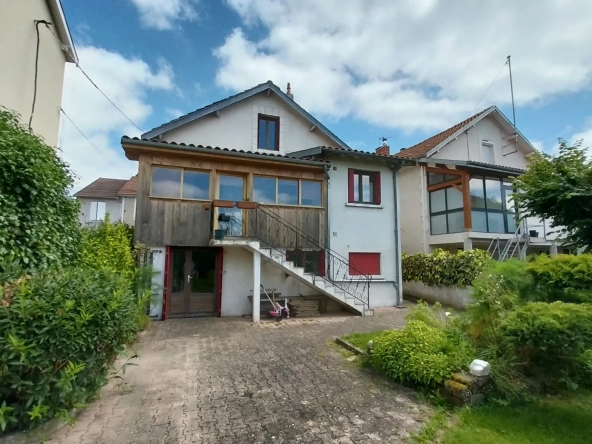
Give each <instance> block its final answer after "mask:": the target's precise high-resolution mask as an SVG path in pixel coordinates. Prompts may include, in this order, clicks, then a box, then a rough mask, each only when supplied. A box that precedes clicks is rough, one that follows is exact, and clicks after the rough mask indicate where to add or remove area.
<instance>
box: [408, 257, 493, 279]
mask: <svg viewBox="0 0 592 444" xmlns="http://www.w3.org/2000/svg"><path fill="white" fill-rule="evenodd" d="M489 261H490V259H489V256H488V255H487V253H486V252H485V251H483V250H467V251H459V252H458V253H456V254H452V253H450V252H448V251H444V250H441V249H436V250H434V252H433V253H432V254H426V253H418V254H414V255H409V254H406V253H403V257H402V268H403V280H405V281H416V282H423V283H424V284H426V285H429V286H432V287H468V286H470V285H472V284H473V281H474V280H475V279H477V277H479V275H480V274H481V272H482V271H483V269H484V268H485V267H486V265H487V264H488V263H489Z"/></svg>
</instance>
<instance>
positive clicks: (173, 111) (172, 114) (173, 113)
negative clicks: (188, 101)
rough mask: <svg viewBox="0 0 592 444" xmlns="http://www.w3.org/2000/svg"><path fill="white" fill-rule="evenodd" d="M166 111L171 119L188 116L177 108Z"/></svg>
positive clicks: (166, 109)
mask: <svg viewBox="0 0 592 444" xmlns="http://www.w3.org/2000/svg"><path fill="white" fill-rule="evenodd" d="M164 111H165V112H166V114H167V115H168V116H169V117H170V118H171V119H176V118H177V117H181V116H182V115H183V114H186V113H184V112H183V111H181V110H180V109H176V108H165V110H164Z"/></svg>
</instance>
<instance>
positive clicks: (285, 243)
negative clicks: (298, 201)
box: [247, 206, 325, 250]
mask: <svg viewBox="0 0 592 444" xmlns="http://www.w3.org/2000/svg"><path fill="white" fill-rule="evenodd" d="M264 208H265V210H267V211H268V212H270V213H274V214H277V215H278V216H279V217H280V218H282V219H284V220H286V221H287V222H288V224H289V225H288V224H286V223H285V222H283V221H281V220H279V221H278V220H276V219H275V218H273V216H270V215H266V214H265V213H264V212H262V211H260V212H258V214H257V212H256V211H249V215H248V231H247V237H254V238H255V237H256V238H259V239H261V240H262V241H263V243H265V244H267V245H269V246H272V247H276V248H286V249H289V250H296V249H317V248H318V247H317V246H316V245H315V243H313V242H310V241H308V240H306V239H305V238H304V237H302V236H299V235H297V234H296V232H295V229H296V230H299V231H301V232H304V233H305V234H306V235H308V236H309V237H310V238H312V239H314V240H316V241H317V242H318V243H324V241H325V237H324V236H325V232H324V230H325V212H324V210H323V209H316V208H297V207H281V206H266V207H264Z"/></svg>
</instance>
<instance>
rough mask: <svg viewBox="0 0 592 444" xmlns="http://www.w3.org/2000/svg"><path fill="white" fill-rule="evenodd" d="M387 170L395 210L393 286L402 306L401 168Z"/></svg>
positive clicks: (390, 166) (391, 167)
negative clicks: (391, 184)
mask: <svg viewBox="0 0 592 444" xmlns="http://www.w3.org/2000/svg"><path fill="white" fill-rule="evenodd" d="M389 168H390V169H391V170H392V171H393V197H394V203H395V205H394V208H395V270H396V275H395V286H396V287H397V290H398V291H397V305H398V306H399V305H402V304H403V270H402V266H401V233H400V232H399V231H400V229H399V214H400V208H399V200H400V199H399V186H398V182H399V170H400V169H401V168H402V166H401V165H397V166H394V165H389Z"/></svg>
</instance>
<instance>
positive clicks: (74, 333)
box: [0, 268, 145, 430]
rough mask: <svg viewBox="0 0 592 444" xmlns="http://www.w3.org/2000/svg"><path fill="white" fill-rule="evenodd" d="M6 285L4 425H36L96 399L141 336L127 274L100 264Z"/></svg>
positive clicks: (1, 374) (0, 298) (0, 355)
mask: <svg viewBox="0 0 592 444" xmlns="http://www.w3.org/2000/svg"><path fill="white" fill-rule="evenodd" d="M2 284H3V285H2V287H0V380H1V381H2V384H0V426H1V427H0V428H2V429H6V430H11V429H16V428H31V427H34V426H36V425H39V424H40V423H42V422H44V421H46V420H48V419H51V418H52V417H55V416H67V411H68V410H69V409H71V408H73V407H82V406H84V404H86V403H88V402H89V401H91V400H92V399H93V398H94V397H95V395H96V394H97V392H98V390H99V389H100V388H101V387H102V386H103V385H104V384H105V383H106V382H107V377H108V371H109V368H110V365H111V364H112V363H113V361H114V360H115V358H116V357H117V355H118V354H119V353H120V352H122V351H123V349H124V346H125V345H126V344H128V343H130V342H132V341H134V339H135V337H136V332H137V330H138V324H137V320H138V311H139V310H141V307H140V305H141V304H143V303H144V302H145V299H143V298H141V299H140V302H139V301H138V298H137V297H136V295H134V294H133V292H132V291H131V290H130V284H129V280H127V279H125V278H124V277H122V276H120V275H119V274H117V273H114V272H112V271H109V270H106V269H105V268H102V269H99V268H97V269H92V268H89V269H82V268H73V269H62V270H57V271H56V270H47V271H43V272H40V273H38V274H36V275H33V276H23V277H21V278H19V279H18V280H16V281H6V280H4V279H2Z"/></svg>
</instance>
